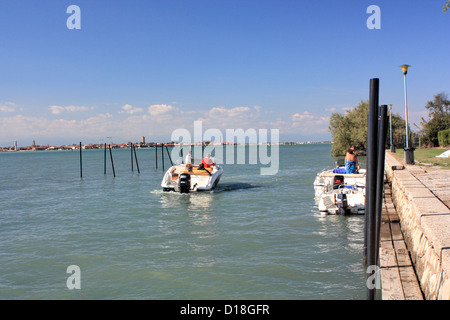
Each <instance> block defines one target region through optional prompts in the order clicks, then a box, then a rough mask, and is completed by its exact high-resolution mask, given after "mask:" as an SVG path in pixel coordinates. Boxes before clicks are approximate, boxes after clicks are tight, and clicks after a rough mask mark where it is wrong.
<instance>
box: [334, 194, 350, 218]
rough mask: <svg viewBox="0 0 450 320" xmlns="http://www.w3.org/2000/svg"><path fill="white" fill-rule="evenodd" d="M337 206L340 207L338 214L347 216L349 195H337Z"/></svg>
mask: <svg viewBox="0 0 450 320" xmlns="http://www.w3.org/2000/svg"><path fill="white" fill-rule="evenodd" d="M336 197H337V199H336V205H337V207H338V212H339V214H340V215H341V216H345V215H346V214H347V208H348V202H347V195H346V194H345V193H339V194H337V195H336Z"/></svg>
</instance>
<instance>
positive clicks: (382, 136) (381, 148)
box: [375, 105, 387, 261]
mask: <svg viewBox="0 0 450 320" xmlns="http://www.w3.org/2000/svg"><path fill="white" fill-rule="evenodd" d="M378 128H379V130H378V160H377V193H376V194H377V195H376V199H377V203H376V214H377V215H376V233H375V239H376V240H375V261H378V255H379V248H380V229H381V213H382V209H383V196H384V160H385V158H386V154H385V152H386V150H385V149H386V148H385V146H386V135H387V106H386V105H382V106H381V107H380V120H379V126H378Z"/></svg>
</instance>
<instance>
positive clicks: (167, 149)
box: [166, 145, 173, 166]
mask: <svg viewBox="0 0 450 320" xmlns="http://www.w3.org/2000/svg"><path fill="white" fill-rule="evenodd" d="M166 151H167V155H168V156H169V160H170V164H171V165H172V166H173V162H172V157H171V156H170V153H169V148H167V145H166Z"/></svg>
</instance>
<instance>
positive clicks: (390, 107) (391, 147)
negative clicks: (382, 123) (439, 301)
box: [389, 104, 395, 152]
mask: <svg viewBox="0 0 450 320" xmlns="http://www.w3.org/2000/svg"><path fill="white" fill-rule="evenodd" d="M393 147H394V146H393V145H392V105H391V104H390V105H389V150H391V152H395V151H394V150H393V149H394V148H393Z"/></svg>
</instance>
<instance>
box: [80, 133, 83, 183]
mask: <svg viewBox="0 0 450 320" xmlns="http://www.w3.org/2000/svg"><path fill="white" fill-rule="evenodd" d="M80 178H81V179H83V157H82V155H81V142H80Z"/></svg>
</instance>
